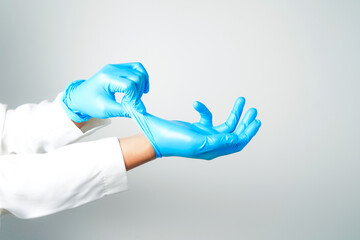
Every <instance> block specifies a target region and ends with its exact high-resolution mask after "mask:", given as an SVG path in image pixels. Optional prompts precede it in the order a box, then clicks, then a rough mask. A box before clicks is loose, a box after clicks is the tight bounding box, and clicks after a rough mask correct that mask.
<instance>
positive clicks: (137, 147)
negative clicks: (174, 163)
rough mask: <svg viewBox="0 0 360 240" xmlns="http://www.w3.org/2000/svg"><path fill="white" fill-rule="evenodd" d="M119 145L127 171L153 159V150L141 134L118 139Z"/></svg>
mask: <svg viewBox="0 0 360 240" xmlns="http://www.w3.org/2000/svg"><path fill="white" fill-rule="evenodd" d="M119 144H120V147H121V150H122V153H123V158H124V162H125V166H126V170H127V171H129V170H131V169H133V168H135V167H137V166H140V165H142V164H144V163H147V162H149V161H151V160H153V159H155V152H154V149H153V147H152V146H151V144H150V142H149V140H148V139H147V138H146V137H145V136H144V135H143V134H139V135H135V136H131V137H127V138H122V139H119Z"/></svg>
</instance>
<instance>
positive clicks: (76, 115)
mask: <svg viewBox="0 0 360 240" xmlns="http://www.w3.org/2000/svg"><path fill="white" fill-rule="evenodd" d="M84 81H85V80H77V81H73V82H72V83H70V84H69V85H68V86H67V87H66V89H65V91H64V93H63V95H62V98H61V106H62V107H63V109H64V111H65V112H66V114H67V115H68V117H69V118H70V119H71V120H73V121H74V122H77V123H81V122H86V121H88V120H89V119H90V118H91V116H89V115H86V114H83V113H81V112H79V111H74V110H72V109H71V108H70V107H69V103H70V102H71V98H70V96H69V95H70V93H71V92H72V91H73V90H74V89H75V88H76V87H77V86H79V85H80V84H82V83H83V82H84Z"/></svg>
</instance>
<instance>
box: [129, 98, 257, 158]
mask: <svg viewBox="0 0 360 240" xmlns="http://www.w3.org/2000/svg"><path fill="white" fill-rule="evenodd" d="M244 105H245V99H244V98H242V97H240V98H238V99H237V100H236V102H235V104H234V107H233V110H232V111H231V114H230V116H229V117H228V119H227V121H226V122H225V123H223V124H220V125H218V126H215V127H214V126H213V124H212V114H211V112H210V111H209V110H208V108H207V107H206V106H205V105H204V104H202V103H201V102H194V108H195V110H196V111H198V112H199V114H200V117H201V118H200V121H199V122H197V123H188V122H183V121H168V120H165V119H161V118H158V117H156V116H153V115H151V114H149V113H144V114H142V113H139V112H137V111H134V110H133V109H132V108H131V107H127V106H128V105H125V106H126V107H127V108H128V109H129V112H130V115H131V117H132V118H133V119H134V120H135V121H136V123H137V124H138V126H139V127H140V128H141V129H142V131H143V132H144V134H145V136H146V137H147V138H148V139H149V141H150V143H151V144H152V146H153V148H154V151H155V153H156V156H157V157H162V156H180V157H188V158H199V159H206V160H211V159H214V158H216V157H219V156H223V155H227V154H231V153H235V152H239V151H241V150H242V149H243V148H244V147H245V146H246V145H247V144H248V143H249V142H250V140H251V139H252V138H253V137H254V136H255V134H256V133H257V131H258V130H259V128H260V126H261V122H260V120H257V119H255V118H256V115H257V110H256V109H255V108H251V109H249V110H248V111H247V112H246V113H245V116H244V117H243V118H242V120H241V122H240V124H239V125H238V122H239V120H240V116H241V113H242V111H243V108H244Z"/></svg>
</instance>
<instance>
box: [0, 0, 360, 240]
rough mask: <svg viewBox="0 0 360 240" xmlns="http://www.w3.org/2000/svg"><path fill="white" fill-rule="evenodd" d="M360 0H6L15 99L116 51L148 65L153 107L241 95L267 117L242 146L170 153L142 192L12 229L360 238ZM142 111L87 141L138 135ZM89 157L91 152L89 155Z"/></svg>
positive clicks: (222, 102) (8, 226)
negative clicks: (214, 155) (193, 154)
mask: <svg viewBox="0 0 360 240" xmlns="http://www.w3.org/2000/svg"><path fill="white" fill-rule="evenodd" d="M359 26H360V2H359V1H355V0H353V1H350V0H348V1H325V0H324V1H319V0H316V1H314V0H311V1H310V0H306V1H278V0H274V1H165V0H164V1H159V0H158V1H145V0H143V1H115V0H113V1H107V0H105V1H104V0H102V1H100V0H99V1H89V0H86V1H85V0H81V1H73V0H72V1H70V0H63V1H45V0H44V1H40V0H34V1H25V0H23V1H14V0H1V1H0V51H1V54H0V72H1V84H0V102H3V103H7V104H9V105H10V107H15V106H17V105H19V104H22V103H27V102H39V101H41V100H43V99H53V98H54V97H55V96H56V94H57V93H58V92H60V91H62V89H64V87H65V86H66V85H67V84H68V83H69V82H70V81H73V80H75V79H81V78H88V77H90V76H91V75H92V74H94V73H95V72H96V71H98V70H99V69H100V68H101V67H102V66H104V65H105V64H106V63H121V62H130V61H140V62H142V63H143V64H144V65H145V67H146V68H147V70H148V72H149V74H150V81H151V86H150V94H148V95H146V96H144V98H143V100H144V102H145V104H146V105H147V108H148V111H149V112H151V113H152V114H155V115H158V116H160V117H163V118H167V119H182V120H187V121H195V120H198V116H197V114H196V112H195V111H194V110H193V109H192V102H193V101H194V100H200V101H203V102H204V103H206V104H207V105H208V106H209V108H210V109H211V110H212V111H213V114H214V120H215V123H220V122H222V121H224V120H225V119H226V117H227V115H228V114H229V112H230V109H231V107H232V104H233V102H234V100H235V99H236V97H238V96H244V97H246V99H247V105H246V108H249V107H256V108H257V109H258V111H259V118H260V119H261V120H262V122H263V126H262V128H261V129H260V132H259V133H258V135H257V136H256V137H255V138H254V139H253V141H252V142H251V143H250V144H249V145H248V146H247V147H246V149H244V150H243V151H242V152H240V153H237V154H233V155H230V156H226V157H221V158H218V159H216V160H214V161H210V162H206V161H200V160H193V159H181V158H164V159H159V160H156V161H153V162H151V163H149V164H146V165H144V166H142V167H139V168H137V169H134V170H132V171H130V172H129V174H128V179H129V186H130V190H129V191H126V192H123V193H120V194H116V195H113V196H110V197H106V198H105V199H102V200H100V201H97V202H94V203H91V204H88V205H85V206H82V207H79V208H77V209H74V210H69V211H65V212H62V213H58V214H54V215H52V216H48V217H43V218H38V219H34V220H20V219H16V218H14V217H12V216H5V217H4V218H3V221H2V229H1V230H0V239H1V240H17V239H26V240H32V239H34V240H35V239H36V240H43V239H51V240H57V239H78V240H82V239H84V240H85V239H86V240H93V239H109V240H110V239H247V240H255V239H256V240H258V239H259V240H260V239H262V240H269V239H270V240H272V239H274V240H275V239H276V240H279V239H286V240H289V239H291V240H293V239H294V240H295V239H296V240H297V239H299V240H303V239H307V240H309V239H314V240H322V239H326V240H331V239H347V240H352V239H354V240H355V239H360V174H359V172H360V170H359V169H360V161H359V160H360V148H359V143H360V139H359V134H360V128H359V120H360V119H359V118H360V114H359V103H360V97H359V89H360V83H359V81H360V78H359V76H360V75H359V73H360V70H359V69H360V68H359V63H360V57H359V56H360V47H359V42H360V27H359ZM137 132H138V130H137V128H136V126H135V125H134V124H133V123H132V121H131V120H128V119H115V120H114V122H113V124H112V125H111V126H109V127H107V128H105V129H102V130H101V131H99V132H98V133H96V134H95V135H92V136H91V137H89V138H87V140H91V139H99V138H102V137H107V136H119V137H123V136H128V135H132V134H134V133H137ZM74 161H75V160H74Z"/></svg>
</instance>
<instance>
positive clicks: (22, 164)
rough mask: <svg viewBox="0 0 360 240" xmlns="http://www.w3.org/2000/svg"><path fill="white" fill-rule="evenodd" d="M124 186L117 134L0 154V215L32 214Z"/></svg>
mask: <svg viewBox="0 0 360 240" xmlns="http://www.w3.org/2000/svg"><path fill="white" fill-rule="evenodd" d="M126 189H127V175H126V168H125V163H124V160H123V156H122V152H121V148H120V146H119V142H118V139H117V138H106V139H102V140H98V141H92V142H85V143H75V144H71V145H68V146H65V147H61V148H59V149H57V150H54V151H52V152H50V153H44V154H10V155H3V156H0V216H1V214H4V213H11V214H13V215H15V216H17V217H19V218H35V217H40V216H44V215H49V214H52V213H56V212H59V211H62V210H66V209H71V208H74V207H77V206H80V205H83V204H85V203H88V202H91V201H94V200H97V199H100V198H102V197H104V196H105V195H109V194H113V193H117V192H120V191H123V190H126Z"/></svg>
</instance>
